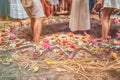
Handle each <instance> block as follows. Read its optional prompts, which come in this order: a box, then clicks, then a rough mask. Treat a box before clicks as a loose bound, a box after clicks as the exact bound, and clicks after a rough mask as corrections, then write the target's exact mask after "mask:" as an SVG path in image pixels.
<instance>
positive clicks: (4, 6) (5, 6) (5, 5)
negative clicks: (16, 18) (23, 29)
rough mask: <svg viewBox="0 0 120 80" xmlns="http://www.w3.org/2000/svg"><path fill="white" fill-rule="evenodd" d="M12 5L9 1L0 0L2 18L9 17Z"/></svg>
mask: <svg viewBox="0 0 120 80" xmlns="http://www.w3.org/2000/svg"><path fill="white" fill-rule="evenodd" d="M9 14H10V5H9V0H0V16H9Z"/></svg>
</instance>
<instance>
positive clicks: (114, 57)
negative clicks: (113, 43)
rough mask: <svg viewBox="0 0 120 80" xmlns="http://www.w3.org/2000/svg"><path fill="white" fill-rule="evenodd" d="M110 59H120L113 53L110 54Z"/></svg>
mask: <svg viewBox="0 0 120 80" xmlns="http://www.w3.org/2000/svg"><path fill="white" fill-rule="evenodd" d="M110 57H111V58H112V59H113V60H117V59H118V55H117V54H116V53H111V54H110Z"/></svg>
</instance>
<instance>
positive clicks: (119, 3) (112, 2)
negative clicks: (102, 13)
mask: <svg viewBox="0 0 120 80" xmlns="http://www.w3.org/2000/svg"><path fill="white" fill-rule="evenodd" d="M103 7H107V8H116V9H120V0H104V5H103Z"/></svg>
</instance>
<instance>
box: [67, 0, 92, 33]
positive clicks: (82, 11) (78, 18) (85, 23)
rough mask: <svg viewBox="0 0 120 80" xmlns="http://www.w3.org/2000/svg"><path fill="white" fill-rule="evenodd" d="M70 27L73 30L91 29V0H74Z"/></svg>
mask: <svg viewBox="0 0 120 80" xmlns="http://www.w3.org/2000/svg"><path fill="white" fill-rule="evenodd" d="M69 28H70V29H71V31H77V30H89V29H90V15H89V0H73V3H72V10H71V16H70V24H69Z"/></svg>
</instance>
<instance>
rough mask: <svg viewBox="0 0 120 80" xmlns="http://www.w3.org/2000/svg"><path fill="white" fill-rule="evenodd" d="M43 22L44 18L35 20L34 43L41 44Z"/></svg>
mask: <svg viewBox="0 0 120 80" xmlns="http://www.w3.org/2000/svg"><path fill="white" fill-rule="evenodd" d="M43 20H44V18H38V19H35V23H34V28H33V31H34V37H33V40H34V43H39V40H40V35H41V29H42V24H43Z"/></svg>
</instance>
